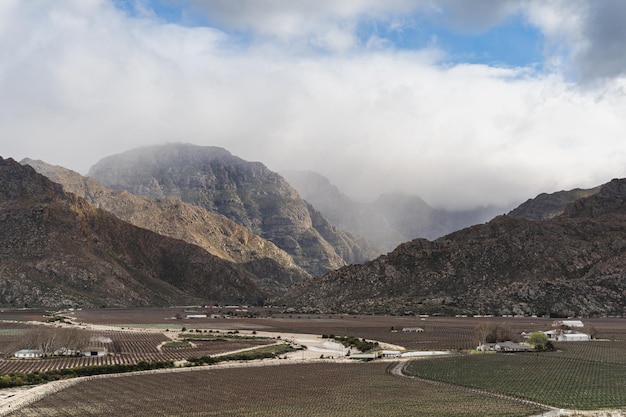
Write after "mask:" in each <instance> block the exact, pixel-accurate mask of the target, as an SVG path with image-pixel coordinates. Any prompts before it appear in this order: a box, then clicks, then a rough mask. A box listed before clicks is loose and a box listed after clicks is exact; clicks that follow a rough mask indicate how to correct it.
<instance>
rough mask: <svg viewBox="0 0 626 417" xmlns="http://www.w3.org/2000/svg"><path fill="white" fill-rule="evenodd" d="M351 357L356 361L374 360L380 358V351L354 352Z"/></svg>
mask: <svg viewBox="0 0 626 417" xmlns="http://www.w3.org/2000/svg"><path fill="white" fill-rule="evenodd" d="M350 359H352V360H355V361H373V360H374V359H378V353H376V352H371V353H353V354H352V355H350Z"/></svg>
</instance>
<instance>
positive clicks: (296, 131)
mask: <svg viewBox="0 0 626 417" xmlns="http://www.w3.org/2000/svg"><path fill="white" fill-rule="evenodd" d="M624 21H626V2H624V1H621V0H602V1H596V0H518V1H512V0H472V1H464V0H349V1H348V0H346V1H336V0H290V1H280V0H29V1H24V0H2V1H0V156H2V157H4V158H9V157H10V158H13V159H16V160H18V161H19V160H21V159H23V158H26V157H28V158H33V159H41V160H43V161H45V162H48V163H51V164H55V165H61V166H64V167H66V168H70V169H72V170H75V171H78V172H80V173H82V174H87V172H88V170H89V168H90V167H91V166H92V165H93V164H95V163H96V162H98V160H100V159H101V158H103V157H105V156H108V155H111V154H116V153H121V152H124V151H127V150H130V149H133V148H136V147H140V146H148V145H158V144H164V143H172V142H184V143H193V144H196V145H207V146H219V147H223V148H225V149H227V150H229V151H230V152H231V153H233V154H234V155H237V156H239V157H241V158H243V159H246V160H249V161H260V162H262V163H264V164H265V165H266V166H267V167H268V168H270V169H272V170H274V171H278V172H280V171H282V170H287V169H301V170H312V171H316V172H318V173H320V174H322V175H324V176H326V177H327V178H328V179H329V180H330V181H331V182H332V183H333V184H335V185H337V186H338V187H339V189H340V190H342V191H343V192H344V193H346V194H348V195H349V196H351V197H353V198H357V199H360V200H362V201H371V200H374V199H375V198H376V197H377V196H378V195H379V194H381V193H386V192H404V193H407V194H413V195H418V196H420V197H421V198H423V199H424V200H425V201H427V202H428V203H429V204H430V205H432V206H434V207H437V208H447V209H470V208H475V207H479V206H485V205H498V206H508V207H512V206H514V205H517V204H519V203H521V202H523V201H525V200H527V199H528V198H532V197H535V196H536V195H537V194H539V193H542V192H554V191H559V190H564V189H565V190H567V189H573V188H578V187H580V188H589V187H593V186H596V185H599V184H602V183H605V182H607V181H610V180H611V179H612V178H617V177H624V176H626V143H625V142H624V133H626V25H624V24H623V22H624Z"/></svg>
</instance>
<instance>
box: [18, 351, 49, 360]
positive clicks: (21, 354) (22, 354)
mask: <svg viewBox="0 0 626 417" xmlns="http://www.w3.org/2000/svg"><path fill="white" fill-rule="evenodd" d="M13 356H15V357H16V358H25V359H31V358H41V357H43V351H41V350H38V349H22V350H18V351H17V352H15V353H14V354H13Z"/></svg>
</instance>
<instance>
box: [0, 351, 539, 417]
mask: <svg viewBox="0 0 626 417" xmlns="http://www.w3.org/2000/svg"><path fill="white" fill-rule="evenodd" d="M388 366H389V364H388V363H367V364H341V365H337V364H327V363H319V364H297V365H277V366H257V367H246V368H231V369H207V370H202V371H194V372H181V373H163V374H152V375H129V376H123V377H119V378H108V379H94V380H90V381H86V382H83V383H81V384H79V385H76V386H73V387H70V388H67V389H65V390H63V391H61V392H58V393H56V394H55V395H52V396H49V397H46V398H44V399H42V400H40V401H38V402H36V403H34V404H32V405H30V406H28V407H25V408H23V409H22V410H20V411H17V412H14V413H12V414H11V416H15V417H35V416H37V417H43V416H50V417H52V416H68V417H72V416H81V417H83V416H94V417H95V416H137V417H140V416H154V417H165V416H242V417H243V416H273V417H274V416H275V417H280V416H289V417H292V416H307V417H311V416H336V417H342V416H346V417H347V416H350V417H352V416H398V417H401V416H407V417H408V416H416V417H419V416H434V415H437V416H467V417H469V416H527V415H532V414H537V413H539V412H541V411H542V410H541V409H540V408H538V407H536V406H532V405H529V404H527V403H523V402H518V401H511V400H506V399H502V398H497V397H493V396H488V395H480V394H478V393H474V392H470V391H468V390H464V389H461V388H454V387H449V386H441V385H435V384H431V383H427V382H421V381H418V380H414V379H408V378H400V377H397V376H394V375H391V374H389V373H388V372H386V370H387V368H388Z"/></svg>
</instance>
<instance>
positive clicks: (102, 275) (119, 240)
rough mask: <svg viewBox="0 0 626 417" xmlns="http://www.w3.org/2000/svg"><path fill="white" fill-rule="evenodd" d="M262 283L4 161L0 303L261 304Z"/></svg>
mask: <svg viewBox="0 0 626 417" xmlns="http://www.w3.org/2000/svg"><path fill="white" fill-rule="evenodd" d="M267 296H268V294H267V293H266V292H265V291H263V290H261V289H260V283H259V282H258V279H257V278H256V277H255V276H253V275H252V274H250V273H249V272H247V271H245V270H244V269H243V268H240V267H238V266H236V265H234V264H232V263H230V262H227V261H224V260H222V259H220V258H217V257H215V256H213V255H211V254H209V253H208V252H206V251H205V250H204V249H202V248H200V247H198V246H195V245H191V244H188V243H186V242H183V241H181V240H178V239H172V238H169V237H164V236H161V235H159V234H156V233H154V232H151V231H148V230H146V229H142V228H139V227H136V226H133V225H131V224H129V223H126V222H124V221H122V220H120V219H119V218H117V217H115V216H114V215H112V214H110V213H108V212H106V211H104V210H101V209H98V208H96V207H94V206H93V205H92V204H90V203H88V202H87V201H85V200H84V199H83V198H80V197H77V196H75V195H74V194H71V193H66V192H65V191H64V190H63V189H62V187H61V185H59V184H56V183H53V182H52V181H50V180H49V179H48V178H46V177H44V176H42V175H40V174H38V173H36V172H35V170H34V169H32V168H31V167H29V166H23V165H20V164H18V163H17V162H15V161H13V160H12V159H6V160H5V159H2V158H0V303H1V304H4V305H13V306H23V305H42V306H50V307H62V306H84V307H94V306H96V307H97V306H102V305H106V306H146V305H172V304H182V303H199V302H203V303H214V302H217V303H240V302H246V303H251V304H258V303H262V302H263V301H264V300H265V299H266V298H267Z"/></svg>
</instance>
